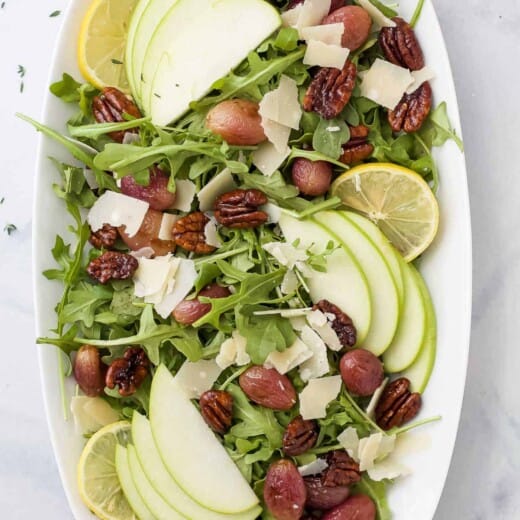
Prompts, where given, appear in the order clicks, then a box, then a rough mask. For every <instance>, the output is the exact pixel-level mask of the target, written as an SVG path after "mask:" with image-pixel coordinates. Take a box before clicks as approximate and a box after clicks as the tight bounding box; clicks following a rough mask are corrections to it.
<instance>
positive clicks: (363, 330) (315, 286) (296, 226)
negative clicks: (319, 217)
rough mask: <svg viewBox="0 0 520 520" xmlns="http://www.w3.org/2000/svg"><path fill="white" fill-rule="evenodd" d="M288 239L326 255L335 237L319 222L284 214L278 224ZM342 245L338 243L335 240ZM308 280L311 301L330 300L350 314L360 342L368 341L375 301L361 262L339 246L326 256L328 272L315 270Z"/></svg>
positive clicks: (346, 249) (345, 248) (290, 241)
mask: <svg viewBox="0 0 520 520" xmlns="http://www.w3.org/2000/svg"><path fill="white" fill-rule="evenodd" d="M278 224H279V226H280V228H281V230H282V233H283V235H284V237H285V240H286V241H287V242H289V243H293V242H294V241H296V240H299V241H300V245H301V247H304V248H308V247H310V246H313V252H316V253H321V252H323V251H324V250H325V249H326V247H327V245H328V243H329V242H330V241H333V242H334V238H333V237H332V235H331V234H330V233H329V232H328V231H326V230H325V229H324V228H322V227H321V226H319V225H318V224H317V223H316V222H314V221H312V220H310V219H307V220H298V219H295V218H293V217H291V216H289V215H287V214H282V216H281V217H280V221H279V222H278ZM336 244H337V245H339V241H336ZM311 272H312V276H310V277H309V278H308V279H307V284H308V286H309V290H310V296H311V298H312V301H313V302H315V303H317V302H318V301H319V300H329V301H330V302H331V303H333V304H334V305H337V306H338V307H339V308H340V309H341V310H342V311H343V312H345V313H346V314H348V315H349V316H350V318H351V319H352V321H353V322H354V325H355V327H356V330H357V339H358V341H357V343H358V344H359V345H361V344H362V343H363V341H364V340H365V338H366V336H367V334H368V331H369V329H370V325H371V319H372V302H371V296H370V292H369V289H368V283H367V280H366V277H365V274H364V272H363V270H362V269H361V267H360V265H359V263H358V261H357V260H356V258H355V257H354V255H353V254H352V252H351V251H350V250H349V249H348V248H347V247H339V248H337V249H336V250H335V251H334V252H333V253H332V254H330V255H329V256H327V271H326V272H323V273H322V272H319V271H314V270H312V271H311Z"/></svg>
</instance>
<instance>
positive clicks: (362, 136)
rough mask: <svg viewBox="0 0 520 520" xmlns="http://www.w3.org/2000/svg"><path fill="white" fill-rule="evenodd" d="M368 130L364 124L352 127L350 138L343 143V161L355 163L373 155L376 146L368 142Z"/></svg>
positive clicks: (341, 159)
mask: <svg viewBox="0 0 520 520" xmlns="http://www.w3.org/2000/svg"><path fill="white" fill-rule="evenodd" d="M368 132H369V130H368V128H367V127H366V126H364V125H358V126H351V127H350V139H349V140H348V141H347V142H346V143H345V144H344V145H343V154H342V156H341V158H340V161H341V162H343V163H345V164H354V163H357V162H360V161H363V160H364V159H367V158H368V157H370V156H371V155H372V152H373V151H374V146H373V145H372V144H370V143H369V142H368Z"/></svg>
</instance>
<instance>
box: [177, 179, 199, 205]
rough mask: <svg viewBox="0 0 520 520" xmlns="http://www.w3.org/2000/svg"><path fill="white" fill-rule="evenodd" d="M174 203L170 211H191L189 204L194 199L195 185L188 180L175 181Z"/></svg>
mask: <svg viewBox="0 0 520 520" xmlns="http://www.w3.org/2000/svg"><path fill="white" fill-rule="evenodd" d="M175 189H176V191H175V202H174V203H173V205H172V209H178V210H179V211H184V212H188V211H191V204H192V203H193V199H194V198H195V191H196V187H195V184H194V183H193V182H191V181H189V180H182V179H181V180H178V181H175Z"/></svg>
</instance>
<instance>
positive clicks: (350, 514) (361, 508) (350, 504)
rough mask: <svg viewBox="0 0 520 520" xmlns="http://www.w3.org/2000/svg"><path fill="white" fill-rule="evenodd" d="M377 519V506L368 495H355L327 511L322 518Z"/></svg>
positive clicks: (347, 519) (342, 519) (328, 519)
mask: <svg viewBox="0 0 520 520" xmlns="http://www.w3.org/2000/svg"><path fill="white" fill-rule="evenodd" d="M353 519H356V520H376V506H375V504H374V502H373V500H372V499H371V498H370V497H368V496H367V495H354V496H351V497H349V498H347V500H345V502H343V503H342V504H340V505H338V506H336V507H335V508H333V509H331V510H330V511H327V513H325V515H324V516H323V517H322V520H353Z"/></svg>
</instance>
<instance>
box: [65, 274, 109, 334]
mask: <svg viewBox="0 0 520 520" xmlns="http://www.w3.org/2000/svg"><path fill="white" fill-rule="evenodd" d="M111 300H112V289H110V288H109V287H105V286H103V285H93V284H90V283H86V282H80V283H79V284H78V286H77V287H75V288H74V289H71V290H70V291H69V296H68V300H67V303H66V304H65V306H64V307H63V311H62V313H61V316H60V320H61V321H62V322H64V323H75V322H77V321H81V322H83V323H84V324H85V326H86V327H92V325H93V324H94V318H95V315H96V311H97V309H99V307H101V306H102V305H104V304H105V303H107V302H109V301H111Z"/></svg>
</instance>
